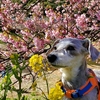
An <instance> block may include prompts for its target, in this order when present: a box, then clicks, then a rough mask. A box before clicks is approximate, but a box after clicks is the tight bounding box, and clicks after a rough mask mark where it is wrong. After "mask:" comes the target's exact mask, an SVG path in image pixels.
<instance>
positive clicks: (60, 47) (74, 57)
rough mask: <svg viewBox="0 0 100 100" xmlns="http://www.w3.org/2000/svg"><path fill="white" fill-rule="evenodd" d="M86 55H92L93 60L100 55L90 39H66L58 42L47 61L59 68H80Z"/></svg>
mask: <svg viewBox="0 0 100 100" xmlns="http://www.w3.org/2000/svg"><path fill="white" fill-rule="evenodd" d="M86 54H90V57H91V59H92V60H96V59H97V58H98V57H99V54H100V53H99V51H97V49H96V48H94V47H93V46H92V44H91V42H90V40H89V39H84V40H81V39H76V38H64V39H61V40H58V41H56V43H55V44H54V46H53V49H52V50H51V52H50V53H49V54H48V55H47V59H48V61H49V62H50V63H51V64H52V65H53V66H54V67H57V68H64V67H71V66H72V67H73V66H80V65H81V64H82V61H83V60H84V59H85V56H86Z"/></svg>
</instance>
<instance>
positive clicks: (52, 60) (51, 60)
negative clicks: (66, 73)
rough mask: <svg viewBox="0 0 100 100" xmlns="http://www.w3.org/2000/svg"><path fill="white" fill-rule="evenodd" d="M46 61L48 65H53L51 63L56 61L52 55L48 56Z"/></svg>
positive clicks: (55, 57)
mask: <svg viewBox="0 0 100 100" xmlns="http://www.w3.org/2000/svg"><path fill="white" fill-rule="evenodd" d="M47 59H48V61H49V62H50V63H53V62H55V61H56V59H57V56H56V55H54V54H49V55H48V56H47Z"/></svg>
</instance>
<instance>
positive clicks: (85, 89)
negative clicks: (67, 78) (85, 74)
mask: <svg viewBox="0 0 100 100" xmlns="http://www.w3.org/2000/svg"><path fill="white" fill-rule="evenodd" d="M89 73H90V76H89V78H88V80H87V82H86V83H85V84H84V85H83V86H82V87H80V88H79V89H76V90H67V89H66V88H65V87H64V86H63V84H62V83H60V86H61V89H62V91H63V92H64V93H65V96H66V97H67V98H79V97H82V96H84V95H86V94H88V93H89V92H90V91H91V90H93V89H94V88H95V87H97V89H98V98H99V99H98V100H100V89H99V84H98V80H97V78H96V76H95V74H94V72H93V71H92V70H91V69H89Z"/></svg>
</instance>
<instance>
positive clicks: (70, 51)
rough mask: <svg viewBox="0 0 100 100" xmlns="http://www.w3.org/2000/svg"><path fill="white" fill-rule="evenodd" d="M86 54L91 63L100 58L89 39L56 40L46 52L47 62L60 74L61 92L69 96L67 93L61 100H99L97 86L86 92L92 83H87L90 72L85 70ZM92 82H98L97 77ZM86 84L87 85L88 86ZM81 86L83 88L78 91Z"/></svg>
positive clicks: (99, 53)
mask: <svg viewBox="0 0 100 100" xmlns="http://www.w3.org/2000/svg"><path fill="white" fill-rule="evenodd" d="M87 54H89V55H90V57H91V59H92V60H93V61H95V60H96V59H98V57H100V52H99V51H98V50H97V49H96V48H95V47H94V46H93V45H92V43H91V41H90V40H89V39H83V40H82V39H77V38H64V39H61V40H57V41H56V42H55V43H54V45H53V47H52V49H51V50H50V51H48V53H47V59H48V62H49V63H50V64H51V65H52V66H53V67H55V68H58V69H60V71H61V73H62V78H61V81H62V83H63V90H64V92H65V94H66V93H67V91H69V92H68V93H69V94H68V93H67V96H66V95H65V96H64V97H63V100H100V98H99V97H98V91H99V89H98V88H99V87H98V86H94V87H93V88H92V89H90V90H89V92H87V90H88V89H87V88H89V86H90V83H91V82H92V83H93V81H91V82H89V83H88V82H87V81H88V79H89V77H90V71H92V70H90V69H88V68H87V63H86V56H87ZM89 70H90V71H89ZM92 73H93V71H92ZM93 77H94V76H93ZM90 79H92V78H90ZM93 79H94V78H93ZM94 80H95V81H98V79H97V77H96V78H95V79H94ZM86 83H88V86H87V85H86ZM92 83H91V84H92ZM84 85H86V86H84ZM97 85H98V82H97ZM82 86H83V87H84V88H83V89H82V90H80V87H81V88H82ZM91 86H92V85H91ZM72 90H74V92H72ZM79 91H81V92H79ZM70 92H72V93H70ZM82 92H83V94H82ZM84 92H85V93H84ZM79 93H80V94H79ZM68 95H70V96H68ZM72 96H74V97H72Z"/></svg>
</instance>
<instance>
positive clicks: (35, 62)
mask: <svg viewBox="0 0 100 100" xmlns="http://www.w3.org/2000/svg"><path fill="white" fill-rule="evenodd" d="M29 66H31V68H32V70H33V71H34V72H38V75H39V76H41V75H42V73H41V69H42V68H43V66H44V64H43V57H42V56H41V55H38V54H35V55H33V56H32V57H31V58H30V59H29Z"/></svg>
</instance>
